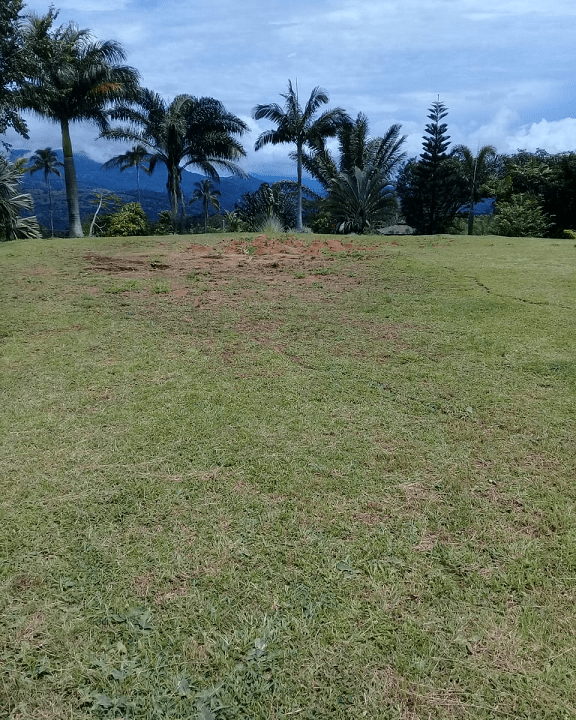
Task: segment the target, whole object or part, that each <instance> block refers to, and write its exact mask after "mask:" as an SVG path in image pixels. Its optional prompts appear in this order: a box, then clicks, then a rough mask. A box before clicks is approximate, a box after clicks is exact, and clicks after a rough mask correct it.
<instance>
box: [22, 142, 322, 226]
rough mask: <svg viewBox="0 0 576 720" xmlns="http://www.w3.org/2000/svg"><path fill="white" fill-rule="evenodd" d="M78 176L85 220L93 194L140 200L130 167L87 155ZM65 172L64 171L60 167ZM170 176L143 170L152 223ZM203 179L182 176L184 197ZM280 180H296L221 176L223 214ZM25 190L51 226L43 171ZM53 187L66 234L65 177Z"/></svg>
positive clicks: (193, 209) (193, 208) (194, 209)
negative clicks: (104, 192)
mask: <svg viewBox="0 0 576 720" xmlns="http://www.w3.org/2000/svg"><path fill="white" fill-rule="evenodd" d="M56 153H57V155H58V158H59V160H61V161H62V159H63V158H62V151H61V150H57V151H56ZM26 154H27V151H25V150H13V151H12V155H13V157H22V156H24V155H26ZM74 162H75V165H76V175H77V178H78V194H79V199H80V214H81V216H82V218H84V217H86V216H88V215H89V214H91V213H92V212H94V204H93V202H92V201H93V200H94V191H95V190H96V191H97V190H109V191H110V192H112V193H114V194H115V195H118V197H119V198H120V199H121V200H122V202H135V201H137V200H138V191H137V188H136V169H135V168H129V169H127V170H124V172H120V170H118V169H114V170H103V169H102V165H101V164H100V163H98V162H96V161H94V160H91V159H90V158H88V157H86V156H85V155H80V154H79V155H75V156H74ZM60 169H61V171H62V172H63V168H60ZM166 180H167V174H166V169H165V168H164V167H163V166H162V165H160V164H159V165H158V166H157V167H156V170H155V171H154V173H153V174H152V175H147V174H146V173H145V172H143V171H142V170H141V171H140V191H141V197H142V207H143V208H144V211H145V212H146V214H147V215H148V218H149V219H150V220H152V221H155V220H157V219H158V214H159V213H160V212H162V211H163V210H168V209H169V204H168V195H167V191H166ZM200 180H204V175H199V174H197V173H191V172H187V171H184V173H183V174H182V189H183V190H184V196H185V197H186V198H190V197H191V195H192V193H193V192H194V183H196V182H199V181H200ZM278 180H295V178H282V177H277V176H271V175H249V176H248V177H247V178H239V177H234V176H231V177H222V178H221V179H220V183H215V185H216V187H217V189H218V190H220V192H221V193H222V194H221V196H220V207H221V208H222V210H223V211H226V210H228V211H231V210H233V209H234V205H235V204H236V201H237V200H238V199H239V198H240V197H241V196H242V195H244V193H246V192H254V191H255V190H258V188H259V187H260V185H261V184H262V183H264V182H267V183H269V184H270V185H271V184H272V183H274V182H277V181H278ZM304 182H305V184H306V185H307V186H308V187H310V188H311V189H312V190H315V191H316V192H318V191H321V186H320V185H319V184H318V183H316V182H315V181H313V180H310V179H305V181H304ZM22 184H23V189H24V191H25V192H29V193H31V194H32V196H33V198H34V205H35V207H34V212H35V214H36V216H37V217H38V220H39V221H40V222H41V223H42V224H43V225H46V226H48V225H49V224H50V212H49V199H48V190H47V189H46V184H45V182H44V176H43V174H42V173H41V172H37V173H35V174H34V175H30V174H29V173H26V174H25V175H24V177H23V182H22ZM50 186H51V188H52V202H53V206H54V228H55V229H56V230H60V231H63V230H65V229H66V228H67V227H68V210H67V205H66V190H65V186H64V176H62V178H58V177H56V175H51V176H50ZM187 212H188V214H189V215H192V216H194V215H197V216H200V215H201V212H202V210H201V207H200V203H194V204H192V205H189V206H188V208H187Z"/></svg>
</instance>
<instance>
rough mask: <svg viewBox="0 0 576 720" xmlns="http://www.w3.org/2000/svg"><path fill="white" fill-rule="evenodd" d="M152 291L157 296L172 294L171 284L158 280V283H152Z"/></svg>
mask: <svg viewBox="0 0 576 720" xmlns="http://www.w3.org/2000/svg"><path fill="white" fill-rule="evenodd" d="M150 290H151V292H153V293H154V294H155V295H165V294H167V293H169V292H170V283H168V282H166V281H165V280H157V281H156V282H154V283H152V286H151V287H150Z"/></svg>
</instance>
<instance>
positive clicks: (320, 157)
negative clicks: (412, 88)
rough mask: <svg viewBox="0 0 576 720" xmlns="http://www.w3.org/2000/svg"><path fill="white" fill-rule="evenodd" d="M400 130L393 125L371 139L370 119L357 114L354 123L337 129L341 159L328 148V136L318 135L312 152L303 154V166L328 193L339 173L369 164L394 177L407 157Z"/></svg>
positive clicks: (390, 177) (312, 144)
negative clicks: (403, 149)
mask: <svg viewBox="0 0 576 720" xmlns="http://www.w3.org/2000/svg"><path fill="white" fill-rule="evenodd" d="M400 129H401V126H400V125H391V126H390V128H389V129H388V130H387V132H386V134H385V135H384V136H383V137H374V138H372V137H370V132H369V131H370V127H369V123H368V118H367V117H366V115H364V114H363V113H358V117H357V118H356V120H355V121H354V122H350V123H345V124H343V125H342V126H341V127H340V128H338V133H337V137H338V150H339V152H340V156H339V158H335V157H334V156H333V155H332V153H331V152H330V150H329V149H328V148H327V146H326V142H325V138H323V137H317V138H314V139H313V141H312V142H311V143H310V151H309V152H304V153H303V155H302V162H303V165H304V167H305V169H306V170H307V171H308V172H309V173H310V174H311V175H312V177H313V178H315V179H316V180H318V182H320V183H321V184H322V185H323V187H324V189H325V190H326V191H327V192H329V191H330V184H331V183H332V181H333V180H334V179H335V178H336V177H337V176H338V174H339V173H341V172H344V173H353V172H354V168H360V170H363V169H364V167H365V166H366V165H370V166H371V167H372V168H377V169H378V170H379V171H380V172H382V173H383V174H384V175H385V176H386V177H387V178H388V179H389V180H391V179H392V176H393V174H394V172H395V170H396V168H397V166H398V164H399V163H400V162H401V161H402V159H403V158H404V153H403V152H402V145H403V144H404V142H405V140H406V136H405V135H400Z"/></svg>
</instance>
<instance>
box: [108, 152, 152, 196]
mask: <svg viewBox="0 0 576 720" xmlns="http://www.w3.org/2000/svg"><path fill="white" fill-rule="evenodd" d="M151 159H152V155H150V153H149V152H148V150H147V149H146V148H145V147H144V146H143V145H134V146H133V147H132V149H131V150H128V151H127V152H125V153H124V154H123V155H116V156H115V157H113V158H111V159H110V160H108V161H107V162H105V163H104V165H102V167H103V168H104V169H105V170H111V169H112V168H120V172H124V170H128V169H129V168H136V187H137V189H138V202H139V203H141V198H140V168H142V169H143V170H144V172H146V173H150V168H149V167H147V166H146V164H145V163H146V162H150V160H151Z"/></svg>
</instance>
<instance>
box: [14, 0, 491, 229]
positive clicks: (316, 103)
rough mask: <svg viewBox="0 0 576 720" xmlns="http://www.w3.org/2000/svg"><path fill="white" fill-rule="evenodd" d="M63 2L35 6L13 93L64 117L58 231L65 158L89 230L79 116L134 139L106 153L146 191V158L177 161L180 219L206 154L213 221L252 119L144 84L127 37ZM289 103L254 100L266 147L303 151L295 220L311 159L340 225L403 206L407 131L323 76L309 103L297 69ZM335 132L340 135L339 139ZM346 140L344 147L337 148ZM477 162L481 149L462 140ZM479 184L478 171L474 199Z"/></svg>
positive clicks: (22, 104) (298, 157) (75, 207)
mask: <svg viewBox="0 0 576 720" xmlns="http://www.w3.org/2000/svg"><path fill="white" fill-rule="evenodd" d="M57 15H58V13H57V11H55V10H54V9H53V8H51V9H50V10H49V12H48V13H47V14H46V15H43V16H39V15H35V14H31V15H29V16H28V18H27V20H26V23H25V24H24V28H23V33H22V41H23V44H24V46H25V47H26V50H27V55H28V58H29V60H30V62H29V63H28V70H27V72H26V76H25V77H24V78H23V79H22V81H21V82H20V83H19V87H18V88H17V89H16V90H15V91H14V92H13V93H12V102H13V105H14V107H15V108H16V109H17V110H24V111H31V112H33V113H35V114H36V115H38V116H40V117H42V118H44V119H47V120H49V121H52V122H55V123H57V124H58V125H59V126H60V130H61V135H62V149H63V157H64V162H63V163H59V162H58V160H57V158H56V155H55V153H54V151H53V150H51V148H46V149H44V150H38V151H37V152H36V154H35V155H34V156H33V157H32V158H31V162H30V165H29V168H28V169H29V170H30V171H31V172H36V171H42V172H43V173H44V178H45V180H46V184H47V186H48V191H49V200H50V222H51V230H52V233H53V214H52V196H51V191H50V186H49V178H50V175H51V174H56V175H60V169H59V167H60V166H63V170H64V179H65V186H66V198H67V205H68V220H69V235H70V236H72V237H80V236H82V225H81V218H80V211H79V201H78V188H77V180H76V172H75V166H74V155H73V150H72V141H71V133H70V128H71V125H73V124H74V123H79V122H89V123H92V124H94V125H96V126H97V128H98V129H99V131H100V137H102V138H107V139H110V140H118V141H122V142H125V143H129V144H131V145H132V147H131V149H130V150H128V151H127V152H125V153H123V154H120V155H117V156H116V157H114V158H112V160H110V161H108V162H107V163H105V167H108V168H110V167H118V168H120V170H124V169H126V168H129V167H135V168H136V171H137V185H138V199H139V201H140V169H142V170H143V171H144V172H147V173H152V172H153V171H154V170H155V168H156V167H157V166H158V165H159V164H160V165H163V166H164V167H165V169H166V171H167V183H166V188H167V192H168V197H169V203H170V211H171V215H172V223H173V226H174V228H178V227H183V226H184V223H185V219H186V202H185V199H184V195H183V191H182V173H183V171H184V170H185V169H186V168H188V167H190V166H194V167H195V168H198V169H199V170H200V171H201V172H202V173H204V175H206V181H204V182H203V183H198V184H197V187H196V190H195V193H194V195H193V197H192V200H191V202H196V201H201V202H202V205H203V214H204V222H205V227H207V219H208V212H209V208H210V207H214V208H217V209H218V208H219V201H218V194H219V193H218V192H217V191H216V190H215V189H214V187H213V186H212V184H211V182H210V181H212V180H214V181H218V180H219V171H225V172H226V173H231V174H234V175H239V176H244V175H245V173H244V171H243V170H242V169H241V168H240V166H239V165H238V161H240V160H241V159H242V158H244V157H245V155H246V152H245V150H244V148H243V146H242V144H241V142H240V138H241V137H242V136H243V135H244V134H245V133H246V132H247V131H248V126H247V124H246V123H245V122H243V121H242V120H241V119H240V118H238V117H236V116H235V115H233V114H232V113H230V112H229V111H228V110H227V109H226V108H225V107H224V106H223V105H222V103H221V102H220V101H218V100H215V99H214V98H211V97H200V98H198V97H194V96H192V95H187V94H181V95H178V96H176V97H175V98H174V99H173V100H172V101H171V102H169V103H168V102H166V100H164V99H163V98H162V97H161V96H160V95H158V94H157V93H156V92H153V91H152V90H149V89H146V88H142V87H141V86H140V83H139V80H140V78H139V74H138V72H137V70H135V69H134V68H132V67H130V66H128V65H126V64H125V60H126V57H125V53H124V50H123V49H122V47H121V46H120V45H119V44H118V43H117V42H115V41H105V42H101V41H99V40H97V39H95V38H94V37H93V36H92V35H91V33H90V32H89V31H88V30H82V29H80V28H78V26H76V25H75V24H74V23H67V24H66V25H62V26H56V25H55V21H56V18H57ZM281 97H283V99H284V103H283V105H280V104H278V103H274V102H273V103H269V104H265V105H257V106H256V107H254V109H253V112H252V115H253V117H254V119H256V120H262V119H264V120H268V121H270V122H271V123H272V124H273V125H274V127H273V128H272V129H269V130H265V131H264V132H262V133H261V134H260V136H259V137H258V138H257V140H256V143H255V150H260V149H261V148H264V147H265V146H267V145H277V144H289V145H291V146H292V147H293V148H294V149H293V151H292V152H291V153H290V157H291V158H293V159H294V161H295V162H296V169H297V182H296V209H295V218H294V225H295V229H296V230H297V231H300V230H302V229H303V202H302V173H303V170H304V169H305V170H306V171H307V172H308V173H310V174H311V175H312V176H313V177H314V178H315V179H316V180H318V181H319V182H320V183H321V184H322V186H323V187H324V189H325V191H326V198H325V199H323V200H321V201H320V210H321V212H323V213H325V214H326V216H328V217H329V218H330V221H331V224H332V226H337V227H340V228H341V229H343V230H346V231H356V232H360V233H362V232H365V231H366V230H369V229H371V228H373V227H374V226H376V225H378V224H381V223H382V222H383V221H384V220H385V218H386V217H387V216H389V214H390V212H391V209H394V207H395V203H396V201H395V199H394V194H393V193H392V192H391V190H392V188H391V187H390V179H391V177H392V176H393V174H394V173H395V171H396V170H397V168H398V166H399V165H400V163H401V162H402V161H403V159H404V153H403V151H402V146H403V144H404V142H405V139H406V138H405V136H402V135H401V134H400V126H399V125H392V126H391V127H390V128H389V129H388V131H387V132H386V133H385V134H384V136H383V137H376V138H372V137H371V136H370V134H369V124H368V119H367V118H366V116H365V115H363V114H361V113H360V114H359V115H358V116H357V118H356V119H355V120H352V119H351V118H350V117H349V116H348V114H347V113H346V112H345V111H344V110H343V109H342V108H340V107H337V108H333V109H325V110H324V111H323V112H321V109H322V108H323V106H325V105H326V104H327V103H328V102H329V98H328V94H327V93H326V91H325V90H324V89H322V88H320V87H316V88H314V90H313V91H312V92H311V94H310V96H309V97H308V99H307V100H306V102H305V103H303V104H301V103H300V99H299V94H298V86H297V84H296V85H295V86H294V85H293V84H292V82H291V81H288V89H287V91H286V92H285V93H283V94H281ZM331 138H334V139H335V140H334V141H333V142H332V143H330V139H331ZM331 147H337V148H338V151H337V154H334V151H333V150H331ZM461 155H462V158H463V160H464V161H465V162H466V163H467V164H471V170H470V172H471V173H473V174H474V173H475V170H476V169H477V167H478V162H479V160H481V158H479V157H478V158H476V159H474V158H472V159H470V158H469V157H467V156H466V154H465V153H464V151H462V152H461ZM474 194H475V186H474V183H472V188H471V195H470V198H471V199H472V198H473V197H474Z"/></svg>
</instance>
